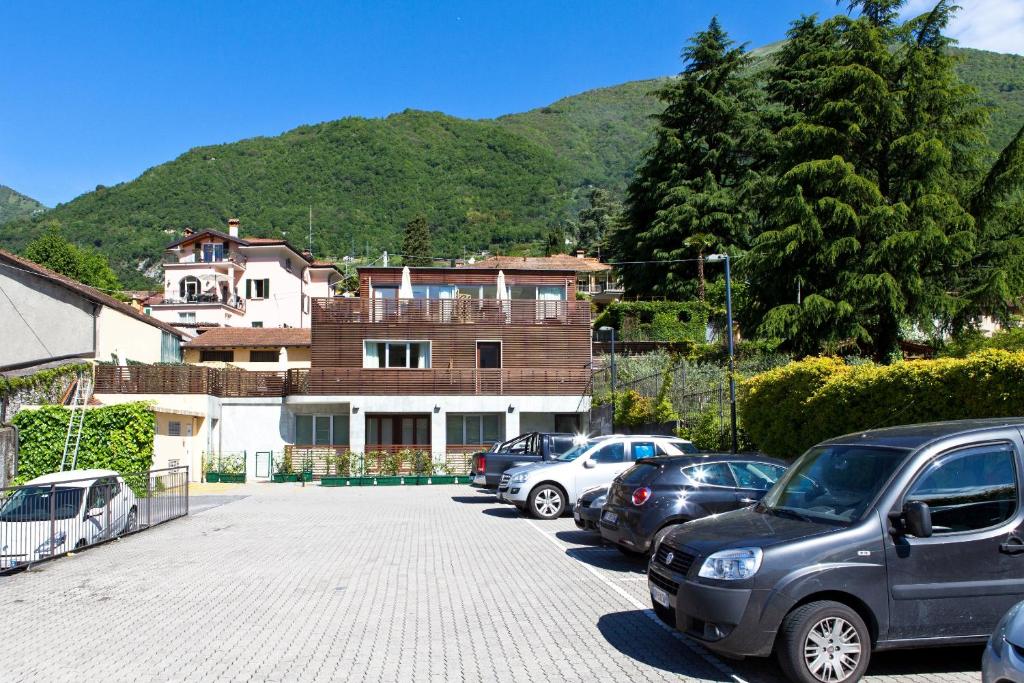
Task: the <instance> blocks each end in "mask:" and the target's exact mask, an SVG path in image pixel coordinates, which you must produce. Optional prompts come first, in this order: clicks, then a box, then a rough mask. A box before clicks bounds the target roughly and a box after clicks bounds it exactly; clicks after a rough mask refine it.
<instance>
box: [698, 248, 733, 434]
mask: <svg viewBox="0 0 1024 683" xmlns="http://www.w3.org/2000/svg"><path fill="white" fill-rule="evenodd" d="M706 260H707V262H708V263H718V262H719V261H725V317H726V325H727V327H728V329H727V330H726V334H727V335H728V336H729V421H730V423H731V426H732V452H733V453H735V452H736V451H737V450H739V444H738V442H737V438H736V349H735V347H734V344H733V338H732V277H731V274H730V272H729V255H728V254H711V255H709V256H708V257H707V259H706Z"/></svg>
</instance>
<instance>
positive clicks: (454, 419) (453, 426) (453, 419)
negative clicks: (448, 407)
mask: <svg viewBox="0 0 1024 683" xmlns="http://www.w3.org/2000/svg"><path fill="white" fill-rule="evenodd" d="M462 426H463V424H462V416H461V415H448V416H447V417H446V418H445V432H444V433H445V439H447V441H448V443H450V444H462V443H465V441H463V439H464V438H465V437H464V435H463V432H462Z"/></svg>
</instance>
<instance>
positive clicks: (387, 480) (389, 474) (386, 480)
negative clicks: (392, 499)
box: [376, 451, 408, 486]
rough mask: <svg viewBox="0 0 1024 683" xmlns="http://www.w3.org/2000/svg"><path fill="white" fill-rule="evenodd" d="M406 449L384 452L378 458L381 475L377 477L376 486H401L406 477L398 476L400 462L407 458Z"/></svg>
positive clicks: (400, 467) (400, 469)
mask: <svg viewBox="0 0 1024 683" xmlns="http://www.w3.org/2000/svg"><path fill="white" fill-rule="evenodd" d="M407 453H408V451H399V452H397V453H396V452H391V453H385V454H384V457H382V458H380V459H379V462H380V473H381V476H379V477H377V479H376V485H377V486H401V485H403V484H405V483H406V481H405V480H406V477H404V476H399V472H401V471H402V463H403V462H405V461H406V460H407V457H406V454H407Z"/></svg>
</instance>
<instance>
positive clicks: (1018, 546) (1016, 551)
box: [999, 536, 1024, 555]
mask: <svg viewBox="0 0 1024 683" xmlns="http://www.w3.org/2000/svg"><path fill="white" fill-rule="evenodd" d="M999 552H1001V553H1006V554H1007V555H1020V554H1021V553H1024V541H1022V540H1021V539H1020V538H1019V537H1017V536H1011V537H1010V538H1008V539H1007V540H1006V543H1000V544H999Z"/></svg>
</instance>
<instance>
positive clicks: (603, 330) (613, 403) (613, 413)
mask: <svg viewBox="0 0 1024 683" xmlns="http://www.w3.org/2000/svg"><path fill="white" fill-rule="evenodd" d="M597 331H598V332H609V333H611V335H612V434H614V433H615V328H614V327H609V326H608V325H605V326H604V327H599V328H597Z"/></svg>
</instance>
